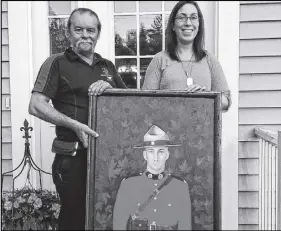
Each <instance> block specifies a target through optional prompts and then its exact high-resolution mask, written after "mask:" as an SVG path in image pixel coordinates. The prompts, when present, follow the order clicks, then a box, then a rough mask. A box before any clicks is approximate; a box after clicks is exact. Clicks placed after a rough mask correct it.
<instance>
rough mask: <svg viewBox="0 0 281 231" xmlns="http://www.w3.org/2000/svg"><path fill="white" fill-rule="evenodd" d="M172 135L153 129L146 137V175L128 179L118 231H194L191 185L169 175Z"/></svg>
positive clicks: (117, 213) (118, 209)
mask: <svg viewBox="0 0 281 231" xmlns="http://www.w3.org/2000/svg"><path fill="white" fill-rule="evenodd" d="M169 146H179V145H177V144H173V143H172V142H170V140H169V137H168V135H167V134H166V133H165V132H164V131H163V130H162V129H161V128H159V127H158V126H156V125H153V126H152V127H151V128H150V129H149V131H148V132H147V133H146V134H145V135H144V143H143V145H141V146H136V148H144V151H143V157H144V159H145V160H146V161H147V167H146V171H145V172H144V173H143V174H141V175H140V176H134V177H130V178H128V179H124V180H123V181H122V183H121V185H120V188H119V191H118V194H117V197H116V202H115V206H114V213H113V229H114V230H126V229H127V230H191V202H190V196H189V188H188V184H187V183H186V182H185V181H183V180H181V179H179V178H175V177H174V176H172V175H170V174H168V173H167V172H165V164H166V161H167V159H168V158H169V154H170V153H169V150H168V147H169Z"/></svg>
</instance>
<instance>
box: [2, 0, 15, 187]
mask: <svg viewBox="0 0 281 231" xmlns="http://www.w3.org/2000/svg"><path fill="white" fill-rule="evenodd" d="M1 4H2V7H1V11H2V12H1V13H2V27H1V32H2V44H1V50H2V60H1V72H2V76H1V85H2V86H1V89H2V91H1V99H2V108H1V129H2V137H1V138H2V139H1V142H2V144H1V145H2V153H1V158H2V173H3V172H7V171H10V170H12V169H13V163H12V129H11V92H10V70H9V38H8V3H7V1H2V2H1ZM11 187H12V173H11V174H10V175H8V176H5V177H4V179H3V190H9V189H11Z"/></svg>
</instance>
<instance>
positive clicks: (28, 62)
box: [8, 1, 239, 229]
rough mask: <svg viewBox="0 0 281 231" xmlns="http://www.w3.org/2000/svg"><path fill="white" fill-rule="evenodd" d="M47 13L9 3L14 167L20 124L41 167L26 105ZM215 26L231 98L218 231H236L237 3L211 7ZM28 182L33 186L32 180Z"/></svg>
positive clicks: (44, 53) (19, 153)
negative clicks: (28, 128)
mask: <svg viewBox="0 0 281 231" xmlns="http://www.w3.org/2000/svg"><path fill="white" fill-rule="evenodd" d="M79 2H80V4H79V5H80V6H84V7H90V8H92V9H95V11H96V12H97V13H98V15H100V13H99V9H100V10H101V11H102V12H106V15H107V16H108V17H110V15H111V14H112V10H111V9H110V7H109V3H108V2H103V1H97V2H94V1H89V2H88V1H79ZM46 7H47V1H44V2H39V1H35V2H31V1H23V2H12V1H8V27H9V61H10V87H11V123H12V153H13V167H16V166H17V165H18V164H19V163H20V161H21V159H22V157H23V151H24V139H23V138H22V133H21V132H20V130H19V129H20V127H22V126H23V121H24V119H27V120H28V121H29V122H30V126H32V127H33V128H34V130H33V131H32V132H30V134H31V153H32V157H33V158H34V160H35V162H36V163H40V162H41V158H40V149H41V143H40V131H41V127H40V126H41V124H40V120H39V119H37V118H35V117H34V116H31V115H29V113H28V104H29V100H30V96H31V90H32V88H33V84H34V81H35V79H36V76H37V73H38V71H39V68H40V66H41V64H42V63H43V61H44V60H45V59H46V58H47V57H48V56H49V50H50V49H49V42H48V40H49V34H48V33H49V32H48V26H45V27H44V25H48V17H47V15H46V12H48V11H47V10H46ZM101 17H105V15H102V16H101ZM19 19H20V21H19ZM216 21H217V25H216V27H215V36H216V38H217V39H216V41H217V43H215V44H217V45H216V49H215V54H216V55H217V56H218V59H219V61H220V63H221V65H222V67H223V70H224V72H225V75H226V79H227V81H228V83H229V86H230V89H231V92H232V106H231V108H230V109H229V111H228V112H227V113H224V114H223V116H222V153H224V154H223V155H222V169H221V172H222V229H238V91H239V89H238V86H239V1H234V2H222V1H216ZM19 23H20V25H19ZM112 23H113V22H112ZM112 23H111V24H110V23H109V24H108V25H105V26H104V27H103V32H102V33H105V35H104V37H105V38H106V36H108V35H110V33H112V32H110V30H111V29H112ZM42 25H43V26H42ZM106 28H107V29H106ZM106 30H107V32H106ZM108 38H110V37H107V39H103V40H101V41H102V44H106V46H105V48H106V49H105V50H104V52H103V53H102V55H104V56H105V57H108V58H109V59H110V58H111V57H110V55H111V52H110V50H112V46H113V44H111V43H112V41H108ZM101 41H99V43H100V42H101ZM23 44H24V46H23ZM101 47H102V46H101ZM38 51H40V52H38ZM23 89H24V90H23ZM234 163H235V164H234ZM39 166H40V164H39ZM32 180H33V183H36V177H35V176H33V178H32ZM23 182H24V181H23ZM21 184H22V182H21V181H20V180H19V183H17V182H16V186H17V187H20V186H21Z"/></svg>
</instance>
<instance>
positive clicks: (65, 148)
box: [52, 137, 78, 156]
mask: <svg viewBox="0 0 281 231" xmlns="http://www.w3.org/2000/svg"><path fill="white" fill-rule="evenodd" d="M77 150H78V141H74V142H69V141H62V140H59V139H58V138H57V137H56V138H55V139H54V141H53V145H52V152H54V153H57V154H61V155H67V156H75V155H76V152H77Z"/></svg>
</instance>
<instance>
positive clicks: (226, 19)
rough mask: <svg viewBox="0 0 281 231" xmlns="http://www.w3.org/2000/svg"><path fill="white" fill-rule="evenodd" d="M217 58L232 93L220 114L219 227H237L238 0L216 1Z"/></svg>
mask: <svg viewBox="0 0 281 231" xmlns="http://www.w3.org/2000/svg"><path fill="white" fill-rule="evenodd" d="M217 7H218V14H217V22H218V28H217V38H218V43H217V45H218V47H217V55H218V59H219V61H220V63H221V65H222V68H223V70H224V73H225V76H226V79H227V82H228V84H229V87H230V90H231V94H232V105H231V108H230V109H229V111H228V112H226V113H223V115H222V156H221V163H222V169H221V175H222V213H221V214H222V230H229V229H232V230H238V93H239V9H240V8H239V1H233V2H228V1H226V2H223V1H218V2H217Z"/></svg>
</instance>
